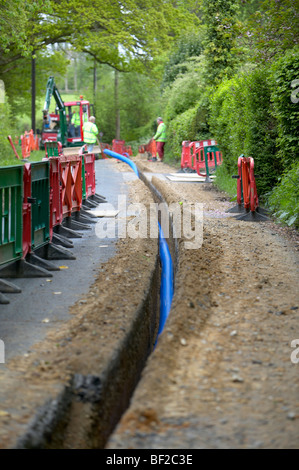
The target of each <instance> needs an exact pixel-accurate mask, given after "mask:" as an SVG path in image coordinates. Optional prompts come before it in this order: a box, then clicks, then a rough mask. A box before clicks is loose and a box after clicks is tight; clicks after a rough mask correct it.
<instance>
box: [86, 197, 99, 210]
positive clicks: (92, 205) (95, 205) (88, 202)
mask: <svg viewBox="0 0 299 470" xmlns="http://www.w3.org/2000/svg"><path fill="white" fill-rule="evenodd" d="M98 205H99V203H98V202H93V201H89V200H87V199H85V200H84V201H82V206H83V207H87V208H88V209H92V208H94V207H98Z"/></svg>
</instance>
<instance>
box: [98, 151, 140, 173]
mask: <svg viewBox="0 0 299 470" xmlns="http://www.w3.org/2000/svg"><path fill="white" fill-rule="evenodd" d="M104 153H105V154H106V155H109V156H110V157H113V158H117V159H118V160H121V161H122V162H125V163H127V164H128V165H130V167H131V168H132V170H134V172H135V173H136V175H137V176H138V178H139V173H138V168H137V166H136V164H135V163H134V162H132V160H131V159H130V158H128V157H125V156H124V155H121V154H120V153H116V152H112V150H108V149H105V150H104Z"/></svg>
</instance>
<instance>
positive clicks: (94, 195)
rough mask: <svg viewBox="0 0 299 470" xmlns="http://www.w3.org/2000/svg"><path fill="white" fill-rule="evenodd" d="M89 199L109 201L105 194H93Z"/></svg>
mask: <svg viewBox="0 0 299 470" xmlns="http://www.w3.org/2000/svg"><path fill="white" fill-rule="evenodd" d="M88 200H89V201H94V202H99V203H101V202H107V200H106V198H105V197H104V196H101V195H100V194H93V195H92V196H90V197H89V198H88Z"/></svg>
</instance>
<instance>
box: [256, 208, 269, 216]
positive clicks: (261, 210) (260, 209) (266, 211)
mask: <svg viewBox="0 0 299 470" xmlns="http://www.w3.org/2000/svg"><path fill="white" fill-rule="evenodd" d="M256 212H258V213H259V214H262V215H270V212H269V211H268V210H267V209H264V208H263V207H260V206H258V207H257V208H256Z"/></svg>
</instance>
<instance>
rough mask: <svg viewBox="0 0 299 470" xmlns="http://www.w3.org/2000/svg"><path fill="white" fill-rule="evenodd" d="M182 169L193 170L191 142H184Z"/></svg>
mask: <svg viewBox="0 0 299 470" xmlns="http://www.w3.org/2000/svg"><path fill="white" fill-rule="evenodd" d="M181 168H182V169H185V168H191V148H190V140H184V141H183V142H182V154H181Z"/></svg>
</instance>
